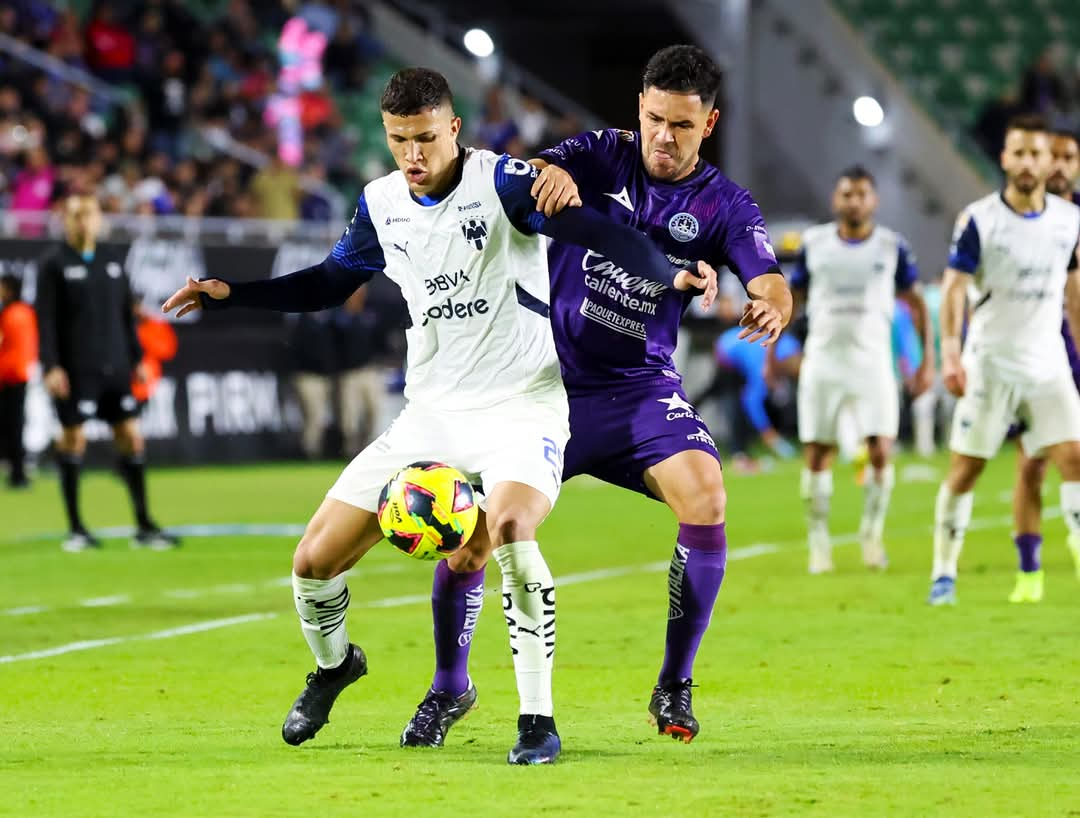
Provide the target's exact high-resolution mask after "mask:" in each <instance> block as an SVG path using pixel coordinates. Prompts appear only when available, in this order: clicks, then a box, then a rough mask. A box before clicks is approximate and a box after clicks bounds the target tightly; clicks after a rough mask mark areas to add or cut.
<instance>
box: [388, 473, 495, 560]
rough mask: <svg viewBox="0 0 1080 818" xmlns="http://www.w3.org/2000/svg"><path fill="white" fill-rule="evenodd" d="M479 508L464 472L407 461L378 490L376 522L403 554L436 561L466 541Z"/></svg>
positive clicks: (473, 526)
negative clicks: (377, 515) (381, 488)
mask: <svg viewBox="0 0 1080 818" xmlns="http://www.w3.org/2000/svg"><path fill="white" fill-rule="evenodd" d="M478 513H479V508H478V507H477V505H476V501H475V500H474V498H473V490H472V486H470V485H469V481H468V480H466V479H465V475H463V474H462V473H461V472H459V471H458V470H457V469H455V468H454V467H453V466H447V465H446V464H444V463H434V462H427V461H425V462H420V463H411V464H410V465H408V466H406V467H405V468H403V469H402V470H401V471H399V472H398V473H397V474H395V475H394V476H393V477H391V478H390V481H389V482H388V483H387V484H386V485H385V486H383V490H382V493H381V494H380V495H379V525H380V526H381V527H382V531H383V534H384V535H385V536H386V539H388V540H390V544H391V545H393V546H394V548H396V549H398V551H400V552H401V553H403V554H408V555H409V556H410V557H415V558H416V559H419V560H441V559H442V558H443V557H447V556H449V555H450V554H453V553H454V552H455V551H457V550H458V549H459V548H461V546H463V545H464V544H465V543H466V542H468V541H469V537H471V536H472V533H473V530H474V529H475V528H476V516H477V514H478Z"/></svg>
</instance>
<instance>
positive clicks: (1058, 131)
mask: <svg viewBox="0 0 1080 818" xmlns="http://www.w3.org/2000/svg"><path fill="white" fill-rule="evenodd" d="M1049 133H1050V136H1052V137H1054V138H1055V139H1071V140H1072V141H1073V142H1075V143H1076V144H1077V147H1080V135H1078V134H1077V133H1076V131H1070V130H1069V129H1068V128H1051V129H1050V131H1049Z"/></svg>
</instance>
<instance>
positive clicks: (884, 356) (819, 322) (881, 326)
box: [792, 222, 918, 377]
mask: <svg viewBox="0 0 1080 818" xmlns="http://www.w3.org/2000/svg"><path fill="white" fill-rule="evenodd" d="M917 277H918V272H917V270H916V268H915V264H914V259H913V257H912V256H911V254H910V252H909V251H908V250H907V245H906V243H905V242H904V240H903V238H902V237H901V236H900V235H899V234H898V233H896V232H894V231H892V230H890V229H889V228H887V227H882V226H880V225H878V226H876V227H875V228H874V230H873V232H872V233H871V234H870V235H869V236H868V237H867V238H866V239H864V240H862V241H858V242H853V241H847V240H846V239H843V238H841V237H840V233H839V230H838V226H837V224H836V223H835V222H830V223H828V224H821V225H817V226H815V227H811V228H810V229H808V230H807V231H806V232H805V233H804V234H803V245H802V253H801V254H800V259H799V263H798V264H797V265H796V269H795V271H794V273H793V276H792V284H793V286H803V287H805V289H806V314H807V318H808V320H809V330H808V333H809V334H808V335H807V337H806V344H805V347H804V353H803V354H804V356H805V360H806V366H809V367H818V366H827V367H829V368H837V369H843V370H845V371H847V372H850V373H851V374H852V375H853V376H855V377H860V376H861V373H864V372H865V371H866V370H867V369H873V370H881V369H884V370H888V371H889V372H890V373H891V372H892V323H893V313H894V311H895V309H896V293H897V291H898V290H903V289H907V288H908V287H909V286H911V284H913V283H914V281H915V280H916V278H917Z"/></svg>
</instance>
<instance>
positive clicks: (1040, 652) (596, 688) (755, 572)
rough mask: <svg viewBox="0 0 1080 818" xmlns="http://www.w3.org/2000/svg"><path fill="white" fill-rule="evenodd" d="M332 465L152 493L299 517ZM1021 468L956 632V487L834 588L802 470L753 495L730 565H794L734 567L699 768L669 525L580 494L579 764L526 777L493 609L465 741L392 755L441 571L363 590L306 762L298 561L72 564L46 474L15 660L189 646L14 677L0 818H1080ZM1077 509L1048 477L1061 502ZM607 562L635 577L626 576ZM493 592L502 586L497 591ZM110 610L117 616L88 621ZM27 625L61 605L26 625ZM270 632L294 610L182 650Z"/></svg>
mask: <svg viewBox="0 0 1080 818" xmlns="http://www.w3.org/2000/svg"><path fill="white" fill-rule="evenodd" d="M943 463H944V461H941V460H939V461H935V462H934V463H933V464H932V466H933V467H934V468H936V469H937V470H938V472H939V473H940V469H941V468H942V467H943ZM900 472H901V475H903V474H904V468H903V465H902V466H901V469H900ZM336 473H337V468H336V467H335V466H332V465H330V466H294V465H288V466H269V467H258V468H227V469H188V470H157V471H153V472H152V473H151V477H150V489H151V494H152V498H153V507H154V510H155V513H156V514H157V515H158V517H159V518H160V520H161V521H162V522H163V523H168V524H182V523H213V522H229V523H296V522H302V521H304V520H306V519H307V517H308V516H309V514H310V513H311V512H312V510H313V509H314V508H315V507H316V505H317V503H318V502H319V500H320V498H321V496H322V494H323V492H324V491H325V489H326V487H327V486H328V485H329V484H330V482H331V481H332V479H333V478H334V476H335V475H336ZM1011 475H1012V458H1011V456H1005V457H1003V458H1002V460H1001V461H999V462H998V463H996V464H992V466H991V467H990V469H989V470H988V472H987V473H986V475H985V476H984V479H983V480H982V483H981V485H980V487H979V489H978V492H977V497H976V508H975V516H976V520H977V525H976V526H975V530H973V531H971V532H970V534H969V536H968V543H967V548H966V551H965V555H964V557H963V559H962V564H961V579H960V584H959V592H960V606H959V607H958V608H956V609H948V610H941V609H930V608H928V607H927V606H926V605H925V604H924V599H925V595H926V591H927V588H928V576H927V573H928V568H929V562H930V529H929V526H930V522H931V515H932V509H933V497H934V493H935V492H936V489H937V481H936V479H933V478H932V477H930V476H929V475H926V476H924V480H923V481H917V482H905V481H904V480H903V479H901V481H900V483H899V485H898V486H897V489H896V491H895V493H894V496H893V506H892V509H891V512H890V517H889V526H888V529H887V543H888V546H889V553H890V557H891V559H892V566H891V568H890V570H889V571H888V573H887V574H885V575H875V574H870V573H868V572H867V571H865V570H864V569H863V568H862V567H861V565H860V563H859V556H858V547H857V546H856V545H846V546H842V547H840V548H838V550H837V554H836V557H837V567H838V573H837V574H836V575H833V576H824V577H809V576H807V575H806V573H805V567H806V559H805V551H804V549H803V547H802V535H803V522H802V510H801V505H800V503H799V501H798V499H797V485H798V469H797V466H795V465H787V466H783V467H782V468H780V469H779V470H778V471H776V472H774V473H771V474H765V475H758V476H753V477H740V476H737V475H729V476H728V491H729V508H730V512H729V523H728V526H729V529H728V531H729V540H730V542H731V547H732V549H736V550H734V551H733V552H732V553H733V556H740V554H739V552H738V550H737V549H741V548H746V547H747V546H751V545H755V544H771V545H775V546H779V548H778V549H777V550H776V551H774V552H770V550H769V549H763V548H759V549H754V550H751V551H749V552H747V553H748V554H750V555H752V556H744V558H742V559H733V560H732V561H731V562H730V563H729V566H728V576H727V580H726V582H725V585H724V588H723V590H722V591H721V595H720V600H719V602H718V605H717V609H716V614H715V616H714V618H713V626H712V629H711V631H710V632H709V634H708V636H707V637H706V640H705V642H704V645H703V647H702V650H701V654H700V656H699V659H698V663H697V672H696V681H697V682H698V683H699V684H700V685H701V687H700V688H698V689H697V690H696V691H695V700H694V704H695V710H696V713H697V715H698V717H699V719H700V720H701V723H702V732H701V735H700V736H699V737H698V739H697V740H696V741H695V742H694V743H693V744H691V745H689V746H684V745H682V744H679V743H676V742H673V741H671V740H670V739H667V738H664V737H660V736H657V735H656V734H655V730H654V728H651V727H650V726H649V725H648V724H647V722H646V718H647V714H646V706H647V703H648V696H649V691H650V688H651V686H652V684H653V682H654V678H655V673H656V670H657V668H658V666H659V662H660V659H661V654H662V649H663V632H664V626H665V616H666V608H667V594H666V578H665V574H664V571H663V568H662V563H664V562H666V560H667V559H668V557H669V556H670V551H671V545H672V540H673V536H674V531H675V528H674V524H673V522H672V521H671V519H670V517H669V512H668V511H667V509H666V508H665V507H663V506H661V505H659V504H657V503H651V502H647V501H645V500H644V499H642V498H639V497H636V496H633V495H630V494H628V493H625V492H621V491H619V490H617V489H613V488H610V487H605V486H601V485H599V484H590V483H587V482H585V483H583V482H582V481H575V482H574V483H571V484H570V485H568V486H567V487H566V489H565V490H564V493H563V497H562V499H561V501H560V504H559V507H558V508H557V509H556V510H555V512H554V514H553V515H552V517H551V518H550V519H549V520H548V522H547V523H545V525H544V527H543V529H542V531H541V544H542V546H543V548H544V551H545V553H546V555H547V559H548V561H549V563H550V564H551V567H552V571H553V572H554V574H555V575H556V577H559V576H567V575H578V576H576V579H577V580H578V581H577V582H571V583H567V584H564V585H563V586H562V587H561V588H560V590H559V592H558V598H559V625H558V653H557V657H556V670H555V687H556V708H557V710H556V715H557V718H558V724H559V729H560V732H561V734H562V737H563V743H564V748H565V749H564V754H563V757H562V759H561V760H560V762H559V763H558V764H557V765H556V766H554V767H552V768H534V769H525V768H511V767H508V766H507V765H506V764H505V755H506V751H507V749H508V748H509V747H510V745H511V744H512V742H513V737H514V725H515V717H516V701H517V697H516V693H515V688H514V680H513V671H512V665H511V662H510V657H509V651H508V650H507V646H506V635H505V627H504V625H503V622H502V621H501V620H502V617H501V611H500V605H499V599H498V597H497V596H496V597H491V596H489V597H488V600H487V604H486V607H485V609H484V613H483V616H482V619H481V623H480V626H479V628H478V631H477V635H476V638H475V640H474V643H473V653H472V664H473V667H472V670H473V676H474V680H475V681H476V683H477V686H478V688H479V690H480V708H479V709H478V710H477V711H476V712H474V713H473V714H471V715H470V716H469V718H468V719H466V720H465V721H464V722H462V723H461V724H460V725H458V727H456V728H455V729H454V730H453V731H452V732H451V733H450V736H449V739H448V744H447V746H446V747H444V748H443V749H441V750H434V751H431V750H412V751H405V750H402V749H400V748H399V747H398V746H397V741H398V735H399V733H400V731H401V728H402V727H403V726H404V724H405V722H406V720H407V719H408V718H409V716H410V715H411V714H412V712H413V709H414V707H415V705H416V703H417V702H418V701H419V700H420V698H421V696H422V695H423V693H424V691H425V688H426V685H427V684H428V682H429V681H430V672H431V646H430V632H431V622H430V609H429V606H428V605H427V604H426V603H425V602H424V601H423V600H424V598H425V597H426V595H427V593H428V591H429V590H430V576H431V565H430V564H421V563H416V562H414V561H412V560H408V559H407V558H405V557H403V556H400V555H398V554H396V553H394V552H393V551H392V550H391V549H390V548H389V546H387V545H380V546H379V547H378V548H377V549H375V550H374V551H373V552H372V553H371V554H370V555H369V556H368V557H367V558H365V560H363V561H362V562H361V563H360V565H359V567H358V571H357V575H356V576H355V577H353V578H352V579H351V581H350V586H351V588H352V592H353V608H352V610H351V612H350V619H349V626H350V634H351V636H352V638H353V640H354V641H356V642H358V643H359V644H361V645H362V646H363V647H364V649H365V651H367V654H368V657H369V660H370V664H371V672H370V675H369V676H368V677H367V678H365V679H363V680H361V681H360V682H359V683H358V684H357V685H355V686H354V687H352V688H350V689H349V690H347V691H346V692H345V693H344V694H343V695H342V698H341V699H340V700H339V702H338V705H337V707H336V709H335V711H334V713H333V717H332V721H331V723H330V724H329V725H328V726H327V727H325V728H324V729H323V731H322V732H321V733H320V734H319V736H318V737H317V738H316V739H315V740H314V741H312V742H309V743H307V744H305V745H304V746H302V747H300V748H292V747H288V746H286V745H285V744H284V743H283V742H282V741H281V738H280V735H279V730H280V725H281V721H282V719H283V717H284V715H285V713H286V711H287V709H288V707H289V705H290V704H291V702H292V700H293V698H294V697H295V695H296V694H297V693H298V692H299V690H300V688H301V686H302V684H303V678H304V674H305V673H306V672H307V671H308V670H310V669H311V668H312V667H313V663H312V660H311V657H310V654H309V652H308V650H307V647H306V645H305V644H304V641H303V639H302V637H301V635H300V632H299V628H298V625H297V622H296V618H295V614H294V612H293V609H292V604H291V599H290V591H289V589H288V587H287V584H285V578H286V577H287V576H288V571H289V561H290V555H291V552H292V548H293V538H291V537H265V536H262V537H254V536H229V537H217V538H189V539H188V540H187V542H186V543H185V545H184V547H183V548H182V549H181V550H179V551H176V552H173V553H149V552H132V551H130V550H129V548H128V545H127V542H126V541H120V540H110V541H107V542H106V548H105V549H104V551H102V552H100V553H86V554H74V555H72V554H65V553H62V552H61V551H60V549H59V547H58V546H59V542H58V540H51V541H47V540H42V539H40V538H36V537H37V535H40V534H42V533H44V532H50V531H52V532H56V531H58V530H59V529H61V528H62V525H61V515H60V499H59V493H58V489H57V486H56V484H55V482H54V481H52V480H50V479H42V480H40V481H39V482H37V483H36V484H35V485H34V487H33V489H32V490H31V491H30V492H28V493H23V494H17V495H16V494H10V493H8V494H0V566H2V570H0V589H2V593H0V599H2V600H3V601H2V603H0V605H2V607H3V608H4V609H5V613H3V614H0V626H2V627H0V656H11V655H15V654H22V653H26V652H31V651H38V650H42V649H45V648H50V647H54V646H58V645H66V644H69V643H73V642H78V641H80V640H100V639H109V638H118V639H124V638H126V637H133V636H142V635H146V634H151V633H155V632H161V631H166V632H167V633H166V635H165V637H163V638H158V639H136V640H132V641H120V642H118V643H116V644H112V645H108V646H103V647H97V648H93V649H88V650H83V651H78V652H71V653H67V654H65V655H57V656H52V657H47V658H40V659H30V660H22V661H16V662H6V663H0V690H2V691H3V696H2V699H0V701H2V704H0V734H2V735H3V736H4V740H3V741H2V742H0V781H2V782H3V789H4V798H3V799H2V801H0V814H11V815H20V816H72V815H79V816H84V817H85V818H90V816H117V815H139V814H153V815H155V816H181V815H183V816H196V815H198V816H260V817H265V816H288V817H289V818H292V816H296V815H310V816H324V815H350V816H352V815H372V816H398V815H400V816H409V817H410V818H414V816H417V815H463V814H470V815H483V816H488V815H491V816H495V815H499V816H501V815H519V814H533V813H540V812H544V813H551V814H558V815H560V816H578V815H580V816H604V815H708V816H713V815H725V816H772V815H798V816H819V815H820V816H848V815H851V816H856V815H858V816H867V815H890V816H893V815H918V816H926V815H1032V816H1051V815H1080V774H1078V773H1077V770H1080V692H1078V688H1077V682H1076V680H1077V679H1078V678H1080V650H1078V649H1077V631H1078V625H1080V583H1078V582H1077V580H1076V578H1075V575H1074V573H1073V569H1072V566H1071V564H1070V562H1069V558H1068V554H1067V551H1066V549H1065V547H1064V544H1063V542H1064V527H1063V524H1062V522H1061V520H1060V519H1052V520H1049V521H1048V522H1047V526H1046V529H1047V533H1048V537H1047V540H1048V541H1047V545H1046V547H1045V548H1044V552H1045V553H1044V557H1045V566H1046V568H1047V574H1048V577H1047V598H1046V600H1045V601H1044V602H1043V603H1042V604H1041V605H1029V606H1015V605H1009V604H1008V603H1007V602H1006V596H1007V594H1008V593H1009V590H1010V589H1011V586H1012V581H1013V572H1014V570H1015V556H1014V552H1013V548H1012V545H1011V539H1010V535H1009V531H1010V528H1009V524H1008V504H1007V503H1006V502H1005V501H1004V500H1003V498H1002V493H1003V492H1005V491H1006V490H1007V489H1008V487H1009V485H1010V483H1011ZM836 478H837V479H836V483H837V490H836V495H835V498H834V504H833V506H834V511H833V515H832V524H833V530H834V532H838V533H842V532H850V531H853V530H854V529H855V527H856V526H857V522H858V514H859V511H860V508H861V491H860V490H859V489H858V488H857V487H856V486H855V485H854V483H853V479H852V472H851V470H850V468H847V467H838V468H837V469H836ZM1056 497H1057V489H1056V481H1055V480H1053V479H1052V480H1051V482H1050V485H1049V486H1048V488H1047V498H1048V504H1052V505H1056ZM83 502H84V506H85V508H86V510H87V511H86V518H87V521H88V523H89V524H90V525H91V526H99V527H100V526H108V525H123V524H126V523H128V522H129V514H128V510H127V502H126V496H125V494H124V492H123V489H122V488H121V486H120V484H119V482H118V481H116V480H114V479H113V478H112V476H111V475H108V474H105V473H92V474H90V475H88V476H87V478H86V479H85V481H84V488H83ZM755 552H758V553H756V555H755ZM760 552H765V553H760ZM614 568H619V569H626V570H623V571H612V572H607V573H605V569H614ZM589 572H596V573H589ZM583 573H584V574H585V575H584V576H580V575H581V574H583ZM497 583H498V570H497V568H496V567H495V566H494V565H493V566H492V568H491V570H489V572H488V586H489V588H494V587H496V586H497ZM117 596H119V597H123V599H121V600H119V601H117V600H109V599H107V598H109V597H117ZM102 598H106V599H104V600H102ZM88 599H89V600H97V601H98V604H97V605H94V606H90V607H86V606H84V605H81V604H80V601H82V600H88ZM110 601H111V602H112V603H113V604H101V603H102V602H110ZM26 606H32V607H44V608H46V610H43V611H40V612H38V613H24V614H19V615H15V614H12V613H9V612H8V611H10V610H11V609H14V608H20V607H26ZM247 614H272V615H273V616H272V617H270V618H266V619H261V620H258V621H251V622H245V623H242V624H236V625H233V626H230V627H222V628H220V629H217V630H211V631H208V632H204V633H189V634H184V635H176V636H171V635H169V633H168V631H169V629H174V628H178V627H183V626H188V625H192V624H195V623H202V622H207V621H210V620H220V619H225V618H230V617H237V616H243V615H247Z"/></svg>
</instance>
